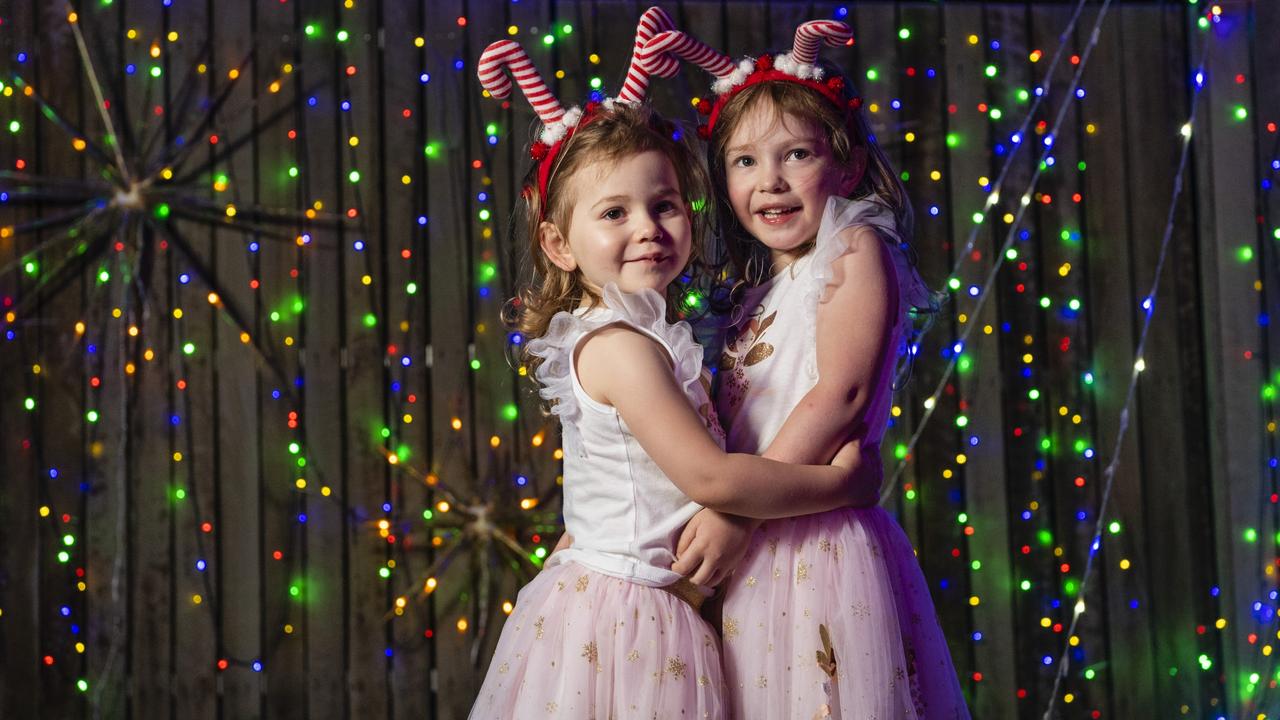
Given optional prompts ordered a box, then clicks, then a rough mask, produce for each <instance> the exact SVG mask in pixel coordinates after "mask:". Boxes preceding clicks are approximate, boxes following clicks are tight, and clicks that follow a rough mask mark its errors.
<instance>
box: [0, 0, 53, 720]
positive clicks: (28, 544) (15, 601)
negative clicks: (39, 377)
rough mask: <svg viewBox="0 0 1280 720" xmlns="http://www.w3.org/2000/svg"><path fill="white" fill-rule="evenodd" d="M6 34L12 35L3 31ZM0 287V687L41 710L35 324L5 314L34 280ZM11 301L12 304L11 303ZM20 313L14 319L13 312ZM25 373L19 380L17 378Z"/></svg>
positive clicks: (33, 713)
mask: <svg viewBox="0 0 1280 720" xmlns="http://www.w3.org/2000/svg"><path fill="white" fill-rule="evenodd" d="M37 12H39V6H38V4H36V3H15V7H13V11H12V13H10V14H9V18H8V20H9V22H11V23H12V27H11V28H9V29H8V32H9V33H10V34H11V35H12V38H13V39H12V40H10V42H11V44H12V45H13V50H14V52H12V53H10V52H6V53H5V54H4V60H3V63H4V68H5V70H6V71H8V72H7V73H6V78H5V81H6V84H8V82H9V77H10V75H9V74H8V73H14V72H21V74H22V75H23V76H24V77H26V76H28V75H29V74H30V71H31V67H30V65H27V66H25V67H24V66H22V65H20V64H19V63H18V61H17V54H16V53H17V52H27V53H30V52H33V51H34V50H35V49H36V45H35V43H34V42H33V41H32V40H33V39H34V38H36V37H37V35H36V33H35V23H36V19H35V17H34V15H35V13H37ZM6 39H8V38H6ZM7 104H8V108H6V109H8V110H9V111H10V112H11V113H12V117H13V119H16V120H19V121H20V122H21V124H22V125H23V126H24V127H26V128H28V130H27V131H26V132H24V133H21V134H17V135H15V134H13V133H11V134H10V136H9V137H8V138H5V139H4V141H3V149H4V152H5V153H6V157H26V158H32V159H33V160H34V159H35V157H36V150H37V148H36V145H35V143H36V136H35V135H34V133H33V132H32V130H31V128H32V127H33V126H34V124H35V123H37V122H39V116H38V115H37V114H36V112H35V111H34V110H33V109H30V108H31V107H32V106H31V105H28V106H27V107H22V106H20V105H18V104H17V103H15V102H13V100H9V103H7ZM34 215H35V213H34V211H33V210H29V209H27V208H17V207H11V206H8V205H7V204H6V206H5V207H4V208H3V220H0V223H3V226H4V227H9V226H10V225H13V224H17V223H18V222H22V221H24V220H28V219H30V218H32V217H34ZM30 247H31V242H30V240H28V239H27V238H16V239H12V240H7V241H6V242H4V243H0V263H8V262H12V261H16V260H19V259H20V258H21V257H23V255H24V253H26V252H27V251H28V250H29V248H30ZM0 280H3V282H4V284H3V286H0V301H3V303H4V308H2V309H3V311H4V312H5V313H6V315H0V317H2V318H5V322H4V324H3V326H0V328H2V329H3V331H4V335H3V343H4V344H3V345H0V348H3V352H2V354H0V360H2V361H3V362H2V363H0V368H2V369H3V370H4V377H6V378H13V379H11V380H8V381H7V383H6V387H5V392H4V393H3V402H2V403H0V430H4V431H5V432H6V434H5V435H4V436H3V438H4V445H3V447H2V448H0V459H2V461H3V463H4V466H3V472H4V480H5V481H6V482H5V483H4V485H5V488H6V492H4V493H0V495H3V496H4V498H3V500H2V501H0V502H3V506H2V507H0V511H2V512H3V513H4V515H5V520H6V521H7V522H6V523H5V525H6V527H5V529H4V530H3V531H0V532H3V540H4V543H3V557H4V561H5V564H4V572H3V573H0V578H2V579H0V609H2V610H3V611H4V615H3V616H0V633H3V635H0V639H2V641H3V648H4V653H3V655H4V657H3V659H0V666H3V669H4V673H3V676H4V677H5V678H6V682H5V684H4V687H3V690H2V692H0V709H4V710H8V711H9V712H12V713H15V714H26V715H28V716H30V717H40V716H41V714H42V710H41V708H43V706H44V704H45V702H46V692H47V691H46V689H45V687H44V683H43V677H42V673H41V669H40V665H39V664H38V663H39V657H40V653H41V650H42V648H41V647H40V633H41V630H42V627H43V624H44V622H45V621H46V620H45V618H46V616H47V612H48V610H47V604H46V603H47V599H46V598H45V597H43V596H42V592H41V591H42V590H43V588H42V587H41V582H40V573H41V570H40V567H41V563H42V562H45V557H47V555H46V551H45V546H44V542H43V539H44V526H45V525H46V522H47V521H45V520H43V519H41V517H40V514H39V507H40V505H41V502H40V498H39V493H38V490H37V485H36V482H37V481H36V478H37V475H38V472H39V469H38V466H37V464H36V457H35V453H34V452H33V444H32V443H33V440H35V438H33V435H34V433H33V432H32V430H33V428H32V421H31V414H30V413H29V412H28V411H27V409H26V406H25V399H26V398H27V397H31V392H32V385H31V375H30V372H29V365H28V362H27V360H28V353H29V350H28V343H30V342H32V339H33V338H30V336H29V334H28V330H29V328H30V323H29V322H28V321H27V319H26V318H23V319H21V320H20V321H18V322H14V321H10V320H8V318H7V313H8V312H9V311H10V309H11V308H12V307H14V305H16V304H17V303H18V302H20V301H21V300H22V299H23V298H24V297H25V295H26V292H27V287H28V285H29V282H28V280H27V279H26V278H24V277H23V276H21V275H18V274H9V275H8V276H7V277H5V278H0ZM10 303H12V304H10ZM15 320H16V318H15ZM19 378H20V379H19Z"/></svg>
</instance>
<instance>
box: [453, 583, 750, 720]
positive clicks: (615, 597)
mask: <svg viewBox="0 0 1280 720" xmlns="http://www.w3.org/2000/svg"><path fill="white" fill-rule="evenodd" d="M728 714H729V713H728V708H727V706H726V704H725V701H724V676H723V674H722V671H721V659H720V641H719V639H718V638H717V637H716V634H715V630H714V629H713V628H712V627H711V626H710V625H709V624H707V622H706V621H705V620H703V619H702V617H701V616H700V615H699V614H698V612H697V611H696V610H694V609H693V608H692V607H691V606H690V605H689V604H687V603H686V602H684V601H683V600H680V599H678V598H676V597H675V596H674V595H671V594H670V593H668V592H666V591H665V590H662V589H660V588H652V587H645V586H642V585H637V584H635V583H632V582H627V581H625V580H620V579H618V578H615V577H610V576H608V575H603V574H600V573H597V572H595V571H592V570H588V569H586V568H585V567H583V566H582V565H578V564H577V563H565V564H564V565H557V566H555V567H551V568H547V569H544V570H543V571H542V572H540V573H539V574H538V576H537V577H535V578H534V579H533V581H532V582H530V583H529V584H528V585H526V586H525V587H524V588H523V589H521V591H520V595H519V597H518V598H517V599H516V606H515V609H514V610H513V611H512V613H511V616H510V617H509V618H507V621H506V625H505V626H504V627H503V628H502V636H501V637H500V638H499V639H498V647H497V650H496V651H495V652H494V656H493V661H492V663H491V664H490V665H489V673H488V674H487V675H486V676H485V679H484V685H483V686H481V688H480V694H479V695H478V696H477V698H476V704H475V706H474V707H473V708H472V709H471V717H472V718H473V719H475V720H498V719H506V718H518V719H519V720H524V718H548V717H553V718H583V719H584V720H586V719H588V718H592V719H594V718H598V719H599V720H611V719H612V718H619V719H621V718H653V717H661V718H712V719H718V718H725V717H728Z"/></svg>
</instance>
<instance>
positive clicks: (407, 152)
mask: <svg viewBox="0 0 1280 720" xmlns="http://www.w3.org/2000/svg"><path fill="white" fill-rule="evenodd" d="M419 20H420V8H418V7H417V6H415V5H412V4H400V3H379V4H378V17H377V18H376V23H371V24H372V25H375V30H374V32H376V36H375V38H376V42H377V45H376V46H371V49H374V48H376V50H377V55H376V58H375V57H373V56H372V54H371V59H374V60H375V62H376V68H377V82H378V85H379V86H380V88H379V90H378V92H377V95H376V97H375V99H374V102H375V103H376V104H377V106H378V107H379V108H380V110H379V113H380V114H381V117H380V118H379V120H378V126H377V127H376V128H375V129H374V137H376V138H377V139H378V146H377V155H376V156H375V163H376V165H377V175H378V178H379V183H380V184H379V190H378V193H377V197H378V205H379V206H378V208H377V212H378V215H379V217H380V218H381V222H383V223H385V225H384V228H383V231H382V234H383V236H384V237H385V238H386V242H387V254H386V257H387V259H388V260H387V266H386V270H387V274H386V276H385V277H384V278H383V296H384V297H385V298H386V299H387V300H386V303H385V307H384V313H385V316H386V323H387V327H388V333H389V335H390V337H391V338H392V340H391V341H392V342H393V343H394V344H395V345H396V346H397V348H398V353H397V356H396V357H397V358H398V359H399V360H400V361H399V362H396V363H394V364H393V365H392V366H391V367H392V373H391V374H392V385H391V387H386V388H383V392H384V393H386V394H387V395H388V400H389V404H388V421H389V425H390V427H392V428H394V434H393V438H394V440H395V443H396V447H397V448H399V447H404V448H408V449H409V453H408V457H407V458H405V460H407V461H409V462H410V463H412V465H413V466H415V467H419V468H422V467H426V465H425V464H424V462H425V460H426V458H428V457H429V452H428V448H425V447H423V445H422V443H421V442H419V438H420V437H421V434H420V433H419V432H418V430H419V426H420V425H421V424H422V423H423V422H424V421H427V418H424V417H423V416H422V413H421V412H420V410H422V409H423V406H422V404H421V403H422V400H421V399H419V398H418V396H419V395H421V393H422V390H423V388H422V384H421V382H420V380H418V378H419V377H420V372H421V370H420V368H421V367H422V366H423V365H424V361H425V357H424V354H423V352H422V343H421V340H420V339H419V338H421V337H422V335H421V331H422V330H421V328H419V327H417V325H418V319H419V314H417V313H415V312H414V311H413V308H414V306H415V304H416V298H415V295H416V294H417V290H416V289H414V291H413V292H412V293H411V292H410V288H409V284H410V283H411V282H414V281H416V280H417V278H416V277H415V276H413V274H412V270H413V268H414V266H415V264H416V263H418V262H419V261H420V260H419V259H418V258H416V257H414V255H415V254H416V253H418V252H419V251H420V250H424V248H422V247H421V245H420V244H419V243H418V242H416V237H415V233H416V230H417V228H418V224H417V216H418V215H419V214H420V213H421V208H420V207H415V205H416V198H415V195H416V193H417V188H416V187H414V186H413V183H415V182H417V183H421V182H422V180H423V178H422V177H420V176H419V177H417V178H415V177H414V171H415V169H416V168H417V166H418V165H419V161H418V158H420V157H421V153H422V148H421V147H420V146H419V144H418V138H417V133H415V132H414V128H415V125H416V123H418V122H419V119H418V118H416V117H414V113H415V112H422V111H423V110H425V108H422V107H418V103H417V94H418V88H419V86H420V79H419V73H420V71H415V68H416V66H417V65H418V60H417V57H418V54H419V52H418V49H417V47H416V46H415V41H414V38H415V37H421V35H420V32H421V30H422V29H421V28H419V27H418V21H419ZM423 42H424V44H425V38H424V41H423ZM367 79H368V78H367ZM406 179H407V180H408V182H405V180H406ZM369 210H370V211H373V210H374V208H369ZM406 361H407V363H408V364H406ZM411 400H412V402H411ZM415 423H416V424H415ZM391 481H392V486H391V493H390V496H389V498H388V500H389V501H390V502H391V504H392V507H393V510H392V513H391V517H392V518H394V519H395V520H396V522H395V524H394V525H395V528H396V530H395V535H394V536H395V537H396V538H397V540H399V539H402V538H403V537H404V536H405V534H407V533H402V532H401V530H400V528H402V527H403V528H406V529H407V527H408V525H407V523H408V522H411V521H412V520H414V519H417V520H419V521H420V520H421V514H422V510H423V509H424V508H425V507H426V504H425V499H426V493H425V488H426V486H425V483H423V482H422V480H421V478H418V477H412V476H409V475H406V474H404V473H393V474H392V476H391ZM369 537H371V538H373V537H378V536H377V535H375V534H373V533H369ZM387 549H388V550H389V551H392V550H393V548H392V547H391V546H390V544H388V548H387ZM394 555H395V557H394V560H395V561H396V563H397V565H396V571H395V579H394V580H393V583H392V587H391V593H392V594H394V595H397V596H413V595H416V593H417V591H418V590H419V589H420V587H421V586H420V584H419V583H422V582H424V581H425V578H423V577H421V576H420V575H416V574H415V571H416V572H419V573H420V572H421V569H422V568H421V565H418V564H417V563H413V562H405V560H406V559H407V558H406V557H405V556H404V554H403V553H400V552H394ZM406 602H407V600H406ZM387 610H388V611H391V608H390V607H388V608H387ZM415 610H421V608H420V607H418V608H415ZM425 629H426V622H424V620H423V615H422V613H421V612H413V613H411V614H409V616H408V617H407V618H406V617H404V615H398V619H397V620H395V621H394V623H393V626H392V634H391V636H390V637H391V639H392V642H391V646H392V647H394V649H395V658H394V669H393V676H392V685H391V687H392V690H391V694H392V695H393V696H394V697H395V708H394V710H395V717H398V718H420V717H424V716H426V717H429V716H430V715H431V713H430V710H429V708H430V705H431V693H430V682H431V677H430V672H431V665H430V660H431V658H430V657H429V653H428V652H426V645H425V638H424V636H423V633H424V632H425Z"/></svg>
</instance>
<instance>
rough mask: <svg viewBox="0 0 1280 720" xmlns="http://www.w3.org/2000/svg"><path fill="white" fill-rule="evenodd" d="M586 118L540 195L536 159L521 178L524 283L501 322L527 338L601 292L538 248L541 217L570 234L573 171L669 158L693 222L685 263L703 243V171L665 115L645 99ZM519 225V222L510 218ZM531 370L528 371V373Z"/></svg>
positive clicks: (673, 299) (674, 302) (675, 292)
mask: <svg viewBox="0 0 1280 720" xmlns="http://www.w3.org/2000/svg"><path fill="white" fill-rule="evenodd" d="M596 113H597V114H596V115H594V116H593V117H592V118H591V120H590V121H589V122H586V123H584V124H582V125H580V126H579V127H578V129H577V130H576V131H575V132H574V133H573V135H572V136H571V137H570V138H569V139H568V140H567V141H565V144H564V146H563V147H562V148H561V150H560V153H559V155H557V156H556V158H555V166H554V167H553V168H552V172H551V177H550V180H549V181H548V183H547V193H546V197H543V196H542V194H541V193H540V192H539V190H538V164H537V163H534V165H533V167H531V168H530V169H529V172H528V174H527V175H526V176H525V179H524V188H525V190H524V200H523V202H521V203H519V205H520V206H521V207H520V208H518V209H517V211H518V212H519V211H521V210H522V211H523V212H524V215H525V218H524V222H523V223H520V224H522V225H523V226H524V230H525V232H526V233H527V237H526V238H525V243H524V244H525V248H526V250H527V256H526V262H525V266H526V267H525V269H524V271H523V272H522V276H523V277H524V280H523V281H522V283H521V287H520V288H519V289H518V291H517V293H516V296H515V297H514V298H511V299H510V300H509V301H507V304H506V307H505V308H504V310H503V321H504V322H505V323H506V324H507V325H508V326H509V327H511V328H512V329H514V330H515V331H517V332H519V333H521V334H522V335H524V336H525V338H528V339H534V338H539V337H542V336H543V335H545V334H546V332H547V327H548V326H549V325H550V324H551V319H552V318H553V317H555V315H556V313H559V312H564V311H573V310H574V309H575V308H577V307H579V306H580V305H582V303H583V301H584V300H589V301H590V302H591V304H593V305H594V304H595V303H598V302H600V297H599V295H598V294H597V293H595V292H593V291H592V290H591V289H590V288H588V287H587V285H586V283H584V282H583V279H582V273H581V271H580V270H574V271H572V272H568V271H565V270H562V269H560V268H558V267H556V266H555V265H554V264H553V263H552V262H551V260H550V259H549V258H548V257H547V256H546V254H545V253H543V252H542V247H541V245H540V244H539V233H538V229H539V226H540V225H541V224H542V222H543V219H544V218H545V220H546V221H547V222H551V223H553V224H554V225H556V227H557V228H559V229H560V231H561V232H562V233H564V234H566V235H567V234H568V232H569V218H570V215H571V214H572V210H573V205H574V202H576V198H574V197H573V193H572V192H570V191H569V190H568V187H569V181H570V179H572V178H573V176H574V175H575V174H577V173H579V172H581V171H582V170H584V169H586V168H589V167H598V166H599V164H601V163H605V164H606V165H614V164H616V163H618V162H619V161H621V160H625V159H627V158H630V157H633V156H635V155H639V154H641V153H645V152H650V151H657V152H660V153H662V154H663V155H664V156H665V157H666V158H667V159H668V160H670V161H671V165H672V167H673V168H674V169H675V173H676V178H677V179H678V180H679V183H680V194H681V197H683V199H684V202H685V207H686V208H687V209H688V211H689V213H690V217H691V221H692V226H693V245H692V249H691V252H690V259H689V262H690V264H691V265H692V264H695V263H700V262H701V257H702V246H703V242H704V238H705V237H706V235H707V231H708V228H709V224H710V223H709V218H708V216H709V215H710V213H709V212H706V209H705V207H704V205H705V203H706V198H707V196H708V194H709V181H708V179H707V174H706V169H705V168H704V167H703V165H702V162H701V161H700V160H699V158H698V155H697V153H696V152H695V151H694V149H693V148H692V146H691V145H690V144H689V142H688V141H687V140H686V139H685V135H686V133H684V132H683V131H681V130H680V129H678V128H677V127H675V126H674V125H673V124H672V123H670V122H669V121H667V120H665V119H664V118H662V116H660V115H659V114H658V113H657V112H656V111H654V110H653V108H651V107H650V106H649V105H648V104H640V105H628V104H623V103H619V104H616V105H614V106H613V107H612V108H603V107H602V108H599V109H598V110H596ZM516 222H519V221H516ZM681 294H682V291H681V288H680V286H679V284H678V283H672V284H671V287H669V288H668V289H667V312H668V315H669V316H672V318H674V313H675V312H676V308H677V306H678V304H679V302H680V299H681V298H680V296H681ZM521 360H522V361H523V362H524V363H525V365H526V366H527V367H528V369H529V370H530V371H532V370H533V369H534V368H536V367H537V365H538V363H539V358H537V357H536V356H531V355H529V354H528V353H525V352H522V356H521ZM532 374H533V373H532V372H530V376H532Z"/></svg>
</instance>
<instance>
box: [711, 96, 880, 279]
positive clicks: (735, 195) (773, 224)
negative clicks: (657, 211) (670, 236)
mask: <svg viewBox="0 0 1280 720" xmlns="http://www.w3.org/2000/svg"><path fill="white" fill-rule="evenodd" d="M723 161H724V168H725V186H726V188H727V189H728V195H729V203H730V205H732V207H733V214H734V216H735V217H737V219H738V223H739V224H741V225H742V229H743V230H745V231H746V232H747V233H748V234H750V235H751V236H752V237H754V238H755V239H757V240H759V241H760V242H761V243H763V244H764V245H765V246H766V247H768V248H769V252H770V255H771V256H772V258H773V262H774V264H775V266H776V265H779V264H786V263H787V262H789V261H791V260H795V259H796V257H798V256H799V255H802V254H803V253H804V252H806V251H807V250H808V248H809V244H810V243H811V242H812V241H813V240H814V238H816V237H817V235H818V227H819V226H820V225H821V223H822V213H823V210H824V209H825V208H826V204H827V198H829V197H831V196H832V195H840V196H844V195H847V194H848V193H849V192H851V191H852V190H853V188H854V187H855V186H856V185H857V182H858V180H859V179H861V176H862V170H863V168H864V167H865V164H866V155H865V153H855V154H854V157H853V159H852V160H851V162H850V163H848V164H844V163H841V162H840V161H839V160H838V159H837V158H836V157H835V155H834V154H833V153H832V151H831V146H830V143H829V142H828V140H827V137H826V134H825V133H824V132H823V129H822V126H821V125H819V124H818V123H817V122H814V121H812V120H809V119H807V118H804V117H801V116H798V115H795V114H793V113H789V112H778V111H777V109H776V108H774V107H773V106H772V104H771V103H769V102H758V103H756V105H755V107H753V108H751V109H750V110H748V111H747V112H746V114H745V116H744V117H743V118H742V121H741V122H740V123H738V125H737V127H736V128H735V129H734V131H733V134H732V135H730V136H729V138H728V141H727V142H726V143H725V152H724V158H723Z"/></svg>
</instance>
